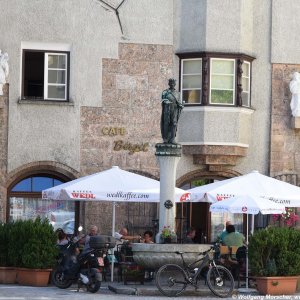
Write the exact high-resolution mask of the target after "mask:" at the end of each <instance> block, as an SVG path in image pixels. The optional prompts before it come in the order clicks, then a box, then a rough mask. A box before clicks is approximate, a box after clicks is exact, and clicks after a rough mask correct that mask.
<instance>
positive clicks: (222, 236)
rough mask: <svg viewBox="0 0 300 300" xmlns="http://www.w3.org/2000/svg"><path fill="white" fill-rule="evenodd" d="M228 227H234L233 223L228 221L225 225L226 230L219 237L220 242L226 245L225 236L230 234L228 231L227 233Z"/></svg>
mask: <svg viewBox="0 0 300 300" xmlns="http://www.w3.org/2000/svg"><path fill="white" fill-rule="evenodd" d="M228 225H232V223H231V221H227V222H226V223H225V228H224V230H223V231H222V232H221V233H220V234H219V235H218V240H219V241H220V243H221V244H223V243H224V238H225V236H226V235H227V234H228V231H227V226H228Z"/></svg>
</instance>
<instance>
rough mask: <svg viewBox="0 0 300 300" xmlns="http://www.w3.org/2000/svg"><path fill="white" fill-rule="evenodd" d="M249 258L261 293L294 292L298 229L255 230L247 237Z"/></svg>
mask: <svg viewBox="0 0 300 300" xmlns="http://www.w3.org/2000/svg"><path fill="white" fill-rule="evenodd" d="M249 262H250V270H251V273H252V274H253V275H254V276H256V283H257V289H258V291H259V292H260V293H261V294H264V295H267V294H268V295H291V294H294V293H295V291H296V287H297V280H298V278H299V275H300V231H299V230H297V229H294V228H287V227H269V228H265V229H262V230H258V231H256V232H255V233H254V234H253V236H251V237H250V240H249Z"/></svg>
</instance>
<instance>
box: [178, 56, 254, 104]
mask: <svg viewBox="0 0 300 300" xmlns="http://www.w3.org/2000/svg"><path fill="white" fill-rule="evenodd" d="M177 55H178V56H179V58H180V59H181V63H180V89H181V99H182V101H183V102H184V103H185V104H186V105H187V106H189V105H191V106H193V105H218V106H245V107H250V106H251V101H250V96H251V63H252V61H253V59H254V58H253V57H251V56H248V55H245V54H231V53H229V54H226V53H207V52H199V53H179V54H177Z"/></svg>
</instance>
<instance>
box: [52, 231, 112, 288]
mask: <svg viewBox="0 0 300 300" xmlns="http://www.w3.org/2000/svg"><path fill="white" fill-rule="evenodd" d="M78 242H79V240H78V239H76V238H75V237H74V236H72V237H70V238H69V241H68V243H67V244H66V245H62V246H58V247H59V257H58V260H57V264H56V266H55V268H54V270H53V271H52V282H53V284H54V285H55V286H57V287H58V288H61V289H66V288H68V287H70V286H71V285H72V284H73V283H77V284H78V290H79V289H80V288H81V287H83V286H84V287H86V289H87V291H89V292H91V293H96V292H97V291H98V290H99V289H100V286H101V282H102V272H103V268H104V266H103V257H104V255H105V254H106V253H107V251H108V249H111V248H114V246H115V244H116V241H115V239H114V238H113V237H111V236H103V235H101V236H93V237H91V238H90V242H89V245H90V249H89V250H87V251H84V252H82V253H80V254H78V255H76V249H77V248H78Z"/></svg>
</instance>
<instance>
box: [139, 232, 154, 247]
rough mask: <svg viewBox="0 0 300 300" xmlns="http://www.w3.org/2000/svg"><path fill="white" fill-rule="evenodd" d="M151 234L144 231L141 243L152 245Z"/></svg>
mask: <svg viewBox="0 0 300 300" xmlns="http://www.w3.org/2000/svg"><path fill="white" fill-rule="evenodd" d="M152 238H153V232H152V231H150V230H146V231H145V232H144V234H143V239H141V243H146V244H153V243H154V242H153V240H152Z"/></svg>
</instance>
